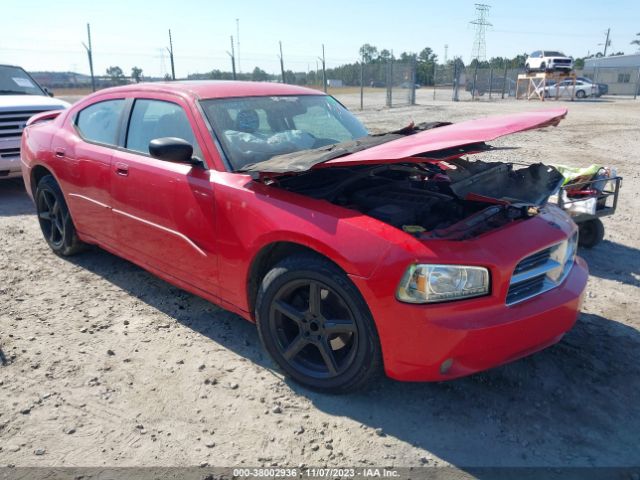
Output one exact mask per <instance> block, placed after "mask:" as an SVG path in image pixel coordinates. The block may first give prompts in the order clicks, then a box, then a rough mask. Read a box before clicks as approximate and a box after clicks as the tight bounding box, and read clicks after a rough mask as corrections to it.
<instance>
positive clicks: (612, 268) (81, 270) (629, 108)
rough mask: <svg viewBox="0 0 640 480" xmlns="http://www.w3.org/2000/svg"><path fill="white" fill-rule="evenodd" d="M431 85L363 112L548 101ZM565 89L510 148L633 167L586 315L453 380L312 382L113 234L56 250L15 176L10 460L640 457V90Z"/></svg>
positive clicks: (4, 442)
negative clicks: (70, 250)
mask: <svg viewBox="0 0 640 480" xmlns="http://www.w3.org/2000/svg"><path fill="white" fill-rule="evenodd" d="M418 93H419V95H418V101H419V102H420V103H422V105H421V106H417V107H411V108H409V107H405V108H396V109H392V110H385V109H379V110H375V109H372V110H365V111H364V112H358V115H359V116H360V117H361V118H362V119H363V120H364V122H365V123H366V124H367V125H368V126H369V127H370V128H371V129H372V130H377V129H388V128H396V127H399V126H402V125H403V124H406V123H407V122H408V121H409V120H411V119H413V120H416V121H427V120H454V121H459V120H462V119H466V118H473V117H478V116H484V115H489V114H498V113H503V112H505V113H506V112H517V111H522V110H525V109H534V108H541V107H542V106H541V105H540V104H539V103H537V102H525V101H520V102H516V101H487V100H486V99H483V101H480V102H475V103H471V102H461V103H452V102H447V101H433V100H432V99H431V98H430V96H429V95H430V92H426V91H419V92H418ZM341 100H342V101H344V102H345V103H346V104H347V105H348V106H350V107H353V108H356V107H357V105H358V102H359V97H358V96H357V95H352V96H345V97H344V98H341ZM561 105H562V106H566V107H568V108H569V116H568V118H567V119H566V120H565V121H564V122H563V123H561V125H560V126H559V127H558V128H551V129H546V130H545V131H538V132H527V133H523V134H520V135H517V136H512V137H510V138H509V139H505V140H500V141H497V142H494V144H495V145H497V146H506V145H511V146H519V147H522V148H520V149H519V150H505V151H502V152H498V153H497V154H496V153H494V154H493V155H496V156H498V157H500V158H502V159H513V160H518V161H541V160H544V161H549V162H561V163H566V164H571V165H583V166H586V165H588V164H590V163H602V164H607V165H614V166H616V167H617V168H618V171H619V173H620V174H622V175H623V176H624V177H625V180H624V185H623V190H622V194H621V197H620V204H619V211H618V212H617V214H616V215H615V216H614V217H611V218H607V219H605V220H604V223H605V226H606V237H605V241H604V242H603V243H602V244H601V245H599V246H598V247H596V248H594V249H593V250H591V251H581V252H580V254H581V255H583V256H584V257H585V258H586V259H587V261H588V263H589V266H590V269H591V278H590V280H589V285H588V293H587V296H586V298H585V303H584V307H583V313H582V314H581V315H580V319H579V321H578V323H577V324H576V326H575V328H574V329H573V330H572V331H571V332H570V333H569V334H568V335H566V337H565V338H564V340H562V341H561V342H560V343H559V344H557V345H555V346H553V347H551V348H549V349H547V350H545V351H543V352H541V353H538V354H536V355H534V356H532V357H529V358H525V359H523V360H520V361H518V362H515V363H512V364H510V365H506V366H503V367H500V368H496V369H493V370H491V371H489V372H485V373H482V374H477V375H474V376H472V377H469V378H465V379H460V380H456V381H452V382H446V383H432V384H409V383H399V382H394V381H391V380H387V379H383V380H380V381H379V383H377V384H376V385H374V386H373V388H372V389H371V390H369V391H367V392H365V393H359V394H354V395H350V396H338V397H334V396H326V395H320V394H317V393H312V392H309V391H306V390H304V389H302V388H300V387H299V386H297V385H295V384H293V383H291V382H289V381H287V380H285V379H283V378H282V376H281V374H280V373H279V372H278V371H277V370H276V369H275V368H274V364H273V363H272V362H271V360H270V359H269V358H268V357H267V356H266V355H265V354H264V353H263V351H262V348H261V346H260V344H259V341H258V336H257V333H256V330H255V328H254V326H253V325H251V324H249V323H247V322H245V321H244V320H242V319H240V318H239V317H236V316H235V315H232V314H230V313H228V312H226V311H224V310H221V309H219V308H218V307H216V306H214V305H212V304H210V303H208V302H206V301H204V300H202V299H199V298H197V297H194V296H192V295H190V294H187V293H185V292H183V291H181V290H179V289H177V288H175V287H172V286H171V285H169V284H167V283H165V282H163V281H161V280H159V279H157V278H155V277H154V276H152V275H150V274H149V273H147V272H145V271H144V270H141V269H140V268H138V267H136V266H134V265H132V264H130V263H128V262H126V261H124V260H121V259H119V258H117V257H114V256H112V255H110V254H108V253H106V252H104V251H101V250H98V249H94V250H91V251H89V252H86V253H84V254H82V255H79V256H76V257H73V258H70V259H62V258H59V257H57V256H55V255H53V254H52V253H51V252H50V251H49V250H48V248H47V246H46V244H45V242H44V241H43V240H42V238H41V235H40V232H39V228H38V225H37V222H36V219H35V216H34V209H33V206H32V204H31V202H30V200H29V199H28V198H27V196H26V194H25V193H24V192H23V190H22V188H21V185H20V183H19V182H13V181H3V182H1V183H0V302H1V305H2V307H1V309H0V360H1V363H2V366H1V367H0V465H6V464H15V465H17V466H102V465H105V466H135V465H147V466H188V465H202V464H204V463H209V464H211V465H219V466H236V465H246V466H258V465H289V466H298V465H299V464H301V463H304V464H306V465H332V466H360V465H362V466H364V465H378V466H396V467H398V466H420V465H453V466H456V467H459V468H465V467H473V466H476V467H477V466H587V467H588V466H638V465H640V451H639V448H638V445H639V443H640V408H639V407H638V400H639V399H640V375H639V373H640V367H639V366H638V361H637V355H638V351H639V349H640V335H639V332H638V326H639V320H638V317H637V315H636V314H637V311H638V304H639V301H638V299H639V298H640V297H639V293H640V288H639V287H640V252H639V251H638V248H640V237H639V236H638V230H637V229H638V227H639V225H638V220H637V212H636V209H638V208H640V196H639V195H638V189H639V187H640V174H639V168H638V167H639V161H638V158H637V157H638V151H640V122H639V120H640V101H632V100H619V99H616V100H599V101H584V102H573V103H569V102H563V103H561ZM545 106H550V107H555V106H557V104H556V103H554V102H548V103H547V104H545Z"/></svg>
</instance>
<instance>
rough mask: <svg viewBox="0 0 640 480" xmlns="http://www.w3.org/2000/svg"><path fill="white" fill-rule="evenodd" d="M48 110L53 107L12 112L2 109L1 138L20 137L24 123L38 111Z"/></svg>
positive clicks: (0, 121) (0, 117)
mask: <svg viewBox="0 0 640 480" xmlns="http://www.w3.org/2000/svg"><path fill="white" fill-rule="evenodd" d="M48 110H51V108H42V109H38V110H20V111H11V112H3V111H0V138H11V137H18V138H19V137H20V136H21V135H22V130H23V129H24V125H25V124H26V123H27V120H29V118H30V117H32V116H33V115H35V114H36V113H41V112H46V111H48Z"/></svg>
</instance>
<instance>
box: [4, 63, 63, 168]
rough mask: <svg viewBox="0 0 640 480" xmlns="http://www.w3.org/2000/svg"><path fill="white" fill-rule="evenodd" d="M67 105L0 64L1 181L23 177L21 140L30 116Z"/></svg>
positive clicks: (24, 74) (22, 74)
mask: <svg viewBox="0 0 640 480" xmlns="http://www.w3.org/2000/svg"><path fill="white" fill-rule="evenodd" d="M68 106H69V104H68V103H67V102H65V101H63V100H58V99H57V98H51V94H50V93H49V91H48V90H46V89H44V88H42V87H41V86H40V85H38V84H37V83H36V81H35V80H34V79H33V78H32V77H31V76H30V75H29V74H28V73H27V72H25V71H24V70H23V69H22V68H20V67H14V66H11V65H0V180H2V179H4V178H12V177H19V176H21V175H22V172H21V170H20V137H21V136H22V129H23V128H24V125H25V124H26V123H27V120H28V119H29V117H31V116H32V115H35V114H36V113H40V112H46V111H48V110H61V109H64V108H67V107H68Z"/></svg>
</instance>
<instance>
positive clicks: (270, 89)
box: [97, 80, 325, 99]
mask: <svg viewBox="0 0 640 480" xmlns="http://www.w3.org/2000/svg"><path fill="white" fill-rule="evenodd" d="M115 92H164V93H177V94H181V95H184V96H190V97H194V98H196V99H206V98H231V97H258V96H265V95H325V94H324V93H323V92H321V91H320V90H314V89H311V88H306V87H299V86H297V85H287V84H283V83H271V82H243V81H233V80H185V81H174V82H148V83H134V84H129V85H123V86H120V87H113V88H107V89H104V90H100V91H99V92H97V93H99V94H104V93H115Z"/></svg>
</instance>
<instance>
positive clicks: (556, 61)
mask: <svg viewBox="0 0 640 480" xmlns="http://www.w3.org/2000/svg"><path fill="white" fill-rule="evenodd" d="M553 63H559V64H562V65H569V64H570V63H571V60H568V59H556V60H554V61H553Z"/></svg>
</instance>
